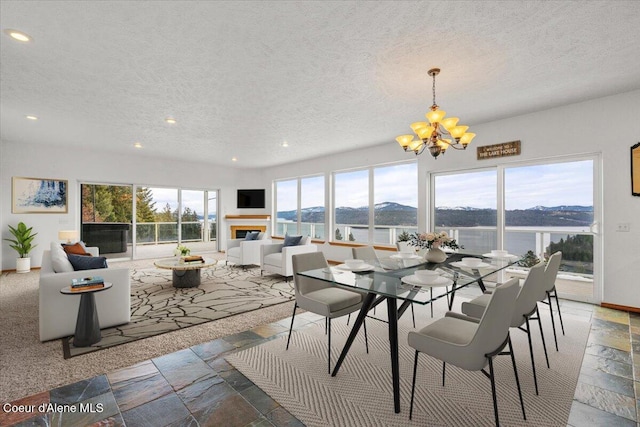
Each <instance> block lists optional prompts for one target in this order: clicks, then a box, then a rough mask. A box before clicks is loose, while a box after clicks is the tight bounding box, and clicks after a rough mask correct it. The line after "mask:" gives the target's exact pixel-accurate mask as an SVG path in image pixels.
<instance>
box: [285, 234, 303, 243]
mask: <svg viewBox="0 0 640 427" xmlns="http://www.w3.org/2000/svg"><path fill="white" fill-rule="evenodd" d="M300 240H302V236H289V235H288V234H287V235H285V236H284V246H298V245H299V244H300Z"/></svg>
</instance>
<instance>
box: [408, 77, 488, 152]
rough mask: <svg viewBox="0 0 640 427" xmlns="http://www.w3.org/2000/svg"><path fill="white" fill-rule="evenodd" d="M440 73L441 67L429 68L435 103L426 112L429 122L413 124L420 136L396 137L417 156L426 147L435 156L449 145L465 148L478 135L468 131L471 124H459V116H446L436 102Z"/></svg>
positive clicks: (415, 131)
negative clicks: (437, 77) (437, 79)
mask: <svg viewBox="0 0 640 427" xmlns="http://www.w3.org/2000/svg"><path fill="white" fill-rule="evenodd" d="M439 73H440V68H432V69H430V70H429V75H430V76H431V77H433V105H432V106H431V111H429V112H428V113H427V114H425V117H426V118H427V120H429V122H416V123H412V124H411V129H413V132H414V133H415V134H416V135H417V136H418V139H415V140H414V139H413V137H414V135H400V136H399V137H397V138H396V141H398V143H399V144H400V146H401V147H402V148H403V149H404V151H408V150H411V151H413V152H414V153H416V156H417V155H418V154H422V152H423V151H424V149H425V148H428V149H429V152H430V153H431V155H432V156H433V157H435V158H437V157H438V156H439V155H440V154H444V152H445V151H447V148H449V147H452V148H454V149H456V150H464V149H465V148H467V145H469V143H470V142H471V140H472V139H473V138H474V137H475V136H476V134H475V133H470V132H467V129H469V126H458V121H459V120H460V119H459V118H457V117H448V118H446V119H445V118H444V116H445V115H446V114H447V113H446V112H444V111H442V110H440V109H439V107H438V105H437V104H436V76H437V75H438V74H439ZM447 137H448V138H447Z"/></svg>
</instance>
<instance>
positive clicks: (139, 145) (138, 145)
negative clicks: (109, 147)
mask: <svg viewBox="0 0 640 427" xmlns="http://www.w3.org/2000/svg"><path fill="white" fill-rule="evenodd" d="M133 146H134V147H136V148H142V144H140V143H139V142H136V143H135V144H133Z"/></svg>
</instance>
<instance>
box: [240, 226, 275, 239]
mask: <svg viewBox="0 0 640 427" xmlns="http://www.w3.org/2000/svg"><path fill="white" fill-rule="evenodd" d="M252 231H259V232H261V233H264V232H266V231H267V226H266V225H232V226H231V238H232V239H244V238H245V236H246V235H247V233H250V232H252Z"/></svg>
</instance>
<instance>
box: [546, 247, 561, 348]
mask: <svg viewBox="0 0 640 427" xmlns="http://www.w3.org/2000/svg"><path fill="white" fill-rule="evenodd" d="M561 262H562V252H560V251H558V252H555V253H554V254H553V255H551V256H550V257H549V260H548V261H547V268H546V269H545V270H544V282H545V283H544V284H545V294H544V297H546V299H547V301H545V298H544V297H543V298H542V299H541V300H540V302H541V303H543V304H546V305H548V306H549V313H551V326H552V327H553V339H554V340H555V342H556V351H558V336H557V334H556V322H555V320H554V318H553V306H552V305H551V298H555V299H556V307H557V308H558V317H559V318H560V327H561V328H562V335H564V323H563V322H562V312H561V311H560V302H559V301H558V291H556V278H557V277H558V270H560V263H561Z"/></svg>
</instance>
